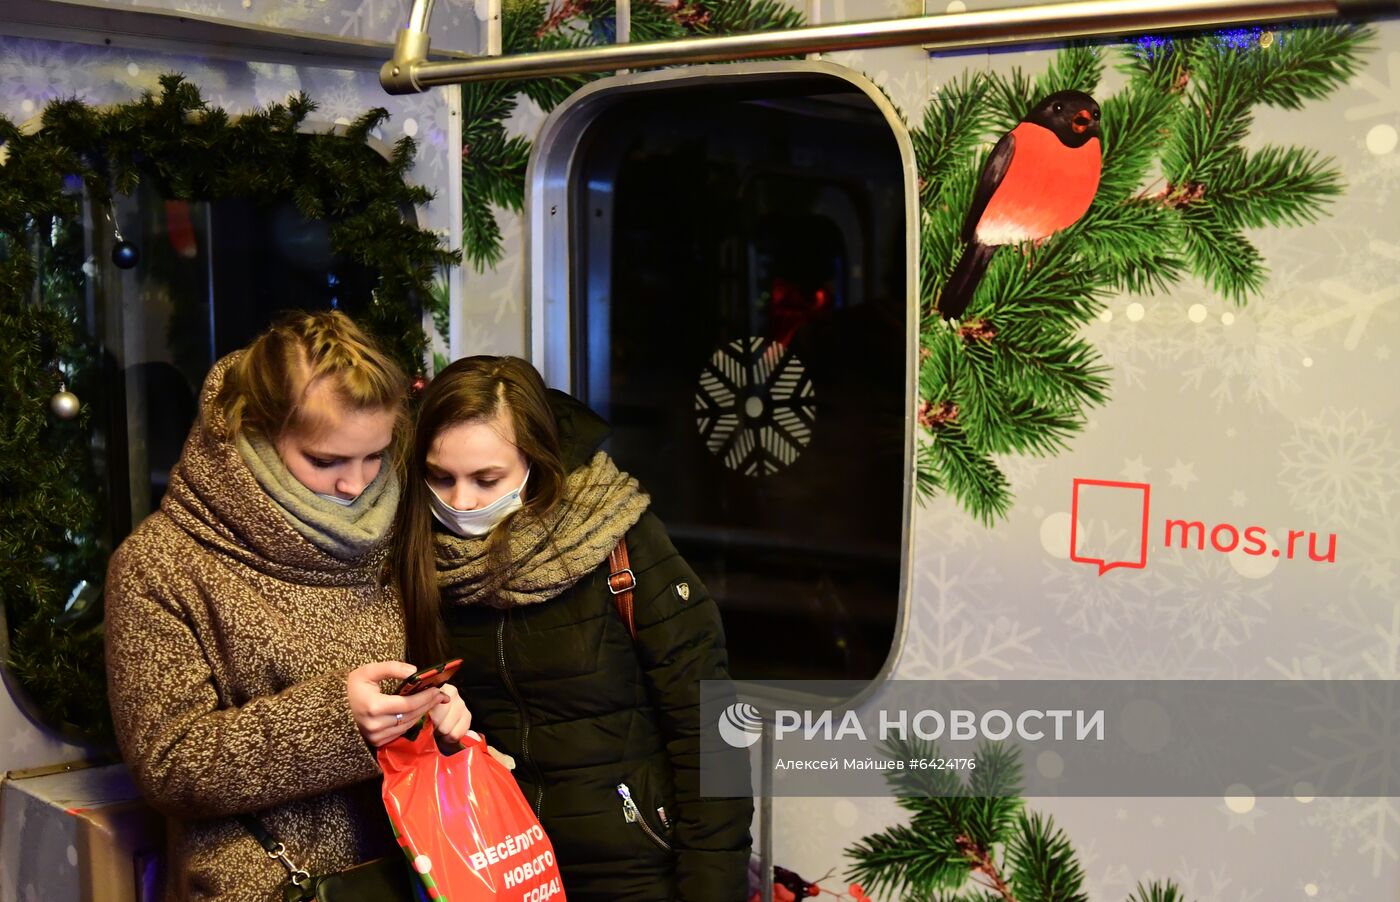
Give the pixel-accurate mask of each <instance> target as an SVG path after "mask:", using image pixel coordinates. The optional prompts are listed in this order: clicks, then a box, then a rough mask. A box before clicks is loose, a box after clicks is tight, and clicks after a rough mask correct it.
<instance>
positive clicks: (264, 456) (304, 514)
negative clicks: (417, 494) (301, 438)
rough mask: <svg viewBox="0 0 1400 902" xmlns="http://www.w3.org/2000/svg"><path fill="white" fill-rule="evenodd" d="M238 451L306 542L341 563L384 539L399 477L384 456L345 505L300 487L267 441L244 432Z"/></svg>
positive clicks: (396, 494) (397, 501)
mask: <svg viewBox="0 0 1400 902" xmlns="http://www.w3.org/2000/svg"><path fill="white" fill-rule="evenodd" d="M237 444H238V453H239V454H240V455H242V457H243V460H244V461H245V462H246V463H247V464H248V469H249V470H251V471H252V473H253V478H254V479H256V480H257V481H258V485H260V486H262V487H263V491H265V492H267V496H268V498H270V499H271V500H272V503H273V504H275V505H276V506H277V509H278V510H280V511H281V512H282V515H283V516H285V517H286V518H287V522H288V523H290V524H291V525H292V528H293V529H295V530H296V531H297V532H299V533H301V535H302V536H304V537H305V538H306V540H307V541H308V542H310V543H311V544H313V545H315V546H316V547H317V548H319V549H321V550H322V551H324V552H326V553H327V554H329V555H331V556H332V557H335V558H337V559H339V560H342V561H348V560H354V559H355V558H358V557H360V556H361V555H364V554H366V553H367V552H369V551H371V550H373V549H374V548H375V547H376V546H378V545H379V544H380V543H382V542H383V541H384V538H385V537H386V536H387V535H388V534H389V528H390V527H391V526H393V523H394V512H395V510H396V509H397V508H398V504H399V479H398V476H397V475H395V473H394V467H393V466H392V464H391V462H390V461H389V460H388V459H387V458H386V459H385V460H384V462H383V464H382V465H381V466H380V468H379V475H378V476H376V477H375V478H374V481H373V482H371V483H370V484H369V485H367V486H365V490H364V491H363V492H361V493H360V496H359V497H358V498H356V499H355V501H354V503H353V504H351V505H349V506H348V507H342V506H340V505H339V504H336V503H335V502H334V501H327V500H326V499H324V498H321V497H319V496H317V494H316V493H315V492H313V491H311V490H310V489H308V488H307V487H306V486H304V485H302V484H301V481H300V480H298V479H297V478H296V477H295V476H293V475H292V472H291V471H290V470H288V469H287V465H286V464H284V463H282V458H281V457H279V456H278V454H277V449H276V448H275V447H273V445H272V443H271V442H269V441H267V440H266V439H264V438H262V437H261V436H258V435H252V434H250V433H248V432H247V431H246V430H245V431H244V432H243V433H242V434H240V435H239V436H238V439H237Z"/></svg>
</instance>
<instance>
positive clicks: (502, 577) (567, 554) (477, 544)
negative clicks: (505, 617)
mask: <svg viewBox="0 0 1400 902" xmlns="http://www.w3.org/2000/svg"><path fill="white" fill-rule="evenodd" d="M650 503H651V499H650V498H648V497H647V496H646V494H644V493H643V492H642V490H641V487H640V486H639V485H638V484H637V480H636V479H634V478H632V477H631V476H628V475H627V474H626V473H623V472H622V471H621V470H619V469H618V468H617V465H616V464H614V463H613V461H612V458H610V457H608V455H607V454H606V453H604V452H602V451H599V452H598V453H597V454H595V455H594V456H593V459H592V460H591V461H590V462H589V463H588V464H587V465H585V466H582V467H579V468H578V469H576V470H574V471H573V472H572V473H570V474H569V476H568V478H567V480H566V481H565V484H564V500H563V501H561V502H560V503H559V505H558V506H557V507H556V508H555V509H554V511H553V512H551V513H550V514H549V516H548V517H547V518H546V519H545V520H543V521H542V520H540V519H538V518H535V517H531V516H530V515H529V514H528V513H527V512H525V511H521V512H520V513H518V514H516V515H515V516H513V517H512V518H511V519H509V520H507V521H506V522H505V523H503V524H502V525H501V526H500V527H497V528H498V529H509V530H510V539H509V546H508V549H507V561H508V563H507V565H506V566H504V567H499V568H496V567H493V566H492V565H491V562H490V561H489V560H488V558H489V557H490V555H489V554H488V553H487V542H488V541H489V540H490V538H491V536H490V535H486V536H480V537H475V538H462V537H461V536H457V535H454V534H452V533H448V532H437V533H434V544H435V546H436V552H437V554H436V557H437V577H438V585H439V586H440V587H441V589H442V596H443V599H444V600H446V601H447V602H448V603H449V604H458V605H468V604H485V605H489V606H491V607H496V608H509V607H515V606H517V605H524V604H534V603H537V602H541V601H548V600H550V599H551V598H556V597H558V596H559V595H560V594H561V593H563V592H564V591H565V590H566V589H569V588H570V587H571V586H573V585H574V584H575V583H577V582H578V581H579V580H581V579H583V578H584V577H585V576H587V575H588V574H589V573H592V572H593V570H594V569H595V568H597V566H598V565H599V564H601V563H602V562H603V561H605V560H607V559H608V554H609V552H611V551H612V550H613V548H614V547H615V546H616V545H617V543H618V540H620V539H621V538H622V537H623V536H625V535H626V534H627V530H629V529H631V528H632V527H633V526H635V525H636V523H637V521H638V520H640V519H641V518H642V514H643V513H645V512H646V509H647V506H648V505H649V504H650ZM424 516H427V514H426V512H425V513H424Z"/></svg>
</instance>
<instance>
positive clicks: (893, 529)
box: [567, 77, 913, 680]
mask: <svg viewBox="0 0 1400 902" xmlns="http://www.w3.org/2000/svg"><path fill="white" fill-rule="evenodd" d="M906 154H907V148H906V150H905V151H902V150H901V146H900V143H899V139H898V138H897V136H896V134H895V132H894V130H893V129H892V126H891V123H890V121H889V117H888V116H887V115H886V113H885V112H883V111H882V110H881V108H880V107H879V106H878V105H877V104H876V102H875V101H874V100H872V98H871V97H870V96H868V95H867V94H866V93H864V91H862V90H860V89H858V88H856V87H855V86H853V85H852V84H851V83H849V82H847V81H845V80H842V79H837V78H830V77H827V78H812V79H808V80H799V81H785V82H781V83H764V82H762V81H761V80H759V81H756V82H742V81H741V82H737V83H734V84H723V85H718V86H715V87H706V86H704V85H703V83H702V84H701V85H700V86H693V85H692V86H690V87H686V88H683V89H677V90H653V91H649V92H638V93H636V94H632V95H628V96H627V97H626V98H625V99H622V100H619V101H618V102H615V103H613V104H611V105H610V106H607V107H606V108H605V109H603V111H602V112H601V113H599V114H598V115H597V116H596V118H594V119H592V120H591V122H590V123H589V125H588V126H587V128H586V129H585V130H584V131H583V132H582V134H581V136H580V140H579V141H578V146H577V149H576V151H575V154H574V157H573V165H572V169H571V170H570V173H569V181H568V188H567V190H568V192H569V198H568V211H569V218H570V222H569V232H570V238H569V245H568V246H569V259H570V261H571V265H570V286H569V288H570V292H569V297H570V302H569V329H570V337H571V343H570V368H571V373H570V377H571V378H570V383H571V386H572V389H573V391H574V392H575V394H576V395H578V396H579V397H580V399H581V400H583V401H585V402H586V403H587V404H589V405H590V406H592V407H593V408H594V409H595V410H597V411H598V412H599V413H600V414H601V415H603V416H604V417H605V418H606V419H608V420H609V422H610V423H611V425H612V427H613V432H612V436H611V438H610V440H609V441H610V444H609V450H610V452H611V453H612V454H613V456H614V457H615V458H616V459H617V460H618V462H619V465H620V466H621V467H622V468H623V469H625V470H627V471H629V472H631V473H633V474H634V475H635V476H637V477H638V478H639V479H640V481H641V483H642V485H643V487H644V488H645V489H646V490H647V491H648V492H649V493H650V494H651V497H652V504H653V509H654V510H655V511H656V512H657V514H658V515H659V516H660V517H661V518H662V520H663V521H664V522H665V523H666V525H667V528H668V529H669V531H670V533H671V536H672V539H673V540H674V542H675V544H676V546H677V548H678V549H679V550H680V552H681V553H682V555H684V557H685V558H686V559H687V561H688V562H689V563H690V564H691V565H692V566H693V567H694V568H695V570H696V571H697V573H698V575H699V576H700V577H701V579H702V580H703V582H704V583H705V585H706V587H707V588H708V589H709V590H710V592H711V593H712V594H713V595H714V596H715V598H716V599H717V600H718V602H719V604H720V607H721V610H722V612H723V616H724V621H725V626H726V632H727V641H728V646H729V657H730V666H731V671H732V673H733V674H734V676H735V677H736V678H741V679H850V680H867V679H871V678H874V677H875V676H877V675H878V674H879V673H880V672H881V670H882V669H883V667H884V666H885V664H886V663H887V661H888V659H889V657H890V655H891V653H892V646H893V644H894V642H895V637H896V634H897V630H898V623H899V606H900V593H901V591H902V585H903V583H902V578H901V577H902V567H903V565H904V561H903V558H902V553H903V549H904V547H905V544H906V543H905V541H904V536H905V533H906V510H907V503H908V495H907V480H906V473H907V472H908V460H907V454H908V448H909V437H908V432H907V423H906V419H907V417H906V411H907V409H908V403H909V402H908V397H907V391H908V385H909V383H910V382H911V380H910V377H909V372H908V368H909V365H910V364H909V361H910V358H911V354H912V352H911V350H910V348H911V342H912V340H913V339H912V336H911V328H912V326H911V317H910V315H909V306H908V305H909V300H908V299H909V297H910V295H911V286H910V285H909V284H908V278H909V276H908V272H909V267H908V253H909V251H908V248H909V246H910V244H911V242H910V241H909V236H908V234H907V229H908V228H909V223H908V221H907V218H908V217H907V213H908V207H907V205H906V194H905V192H906V191H907V190H911V189H910V187H909V186H908V185H907V184H906V177H907V175H906V165H905V162H904V160H905V158H906Z"/></svg>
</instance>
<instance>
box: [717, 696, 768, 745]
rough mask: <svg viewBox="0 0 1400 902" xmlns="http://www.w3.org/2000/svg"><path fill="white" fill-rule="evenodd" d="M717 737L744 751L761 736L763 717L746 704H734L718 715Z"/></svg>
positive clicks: (755, 709)
mask: <svg viewBox="0 0 1400 902" xmlns="http://www.w3.org/2000/svg"><path fill="white" fill-rule="evenodd" d="M719 735H720V738H722V739H723V740H724V741H725V742H727V743H729V744H730V745H732V746H734V748H736V749H746V748H748V747H749V746H751V745H753V744H754V743H755V742H758V737H759V736H761V735H763V716H762V715H761V714H759V713H758V709H757V708H755V707H754V706H753V705H750V704H749V703H748V702H735V703H734V704H732V705H730V706H729V707H728V708H725V709H724V710H723V711H721V712H720V715H719Z"/></svg>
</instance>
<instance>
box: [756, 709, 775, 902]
mask: <svg viewBox="0 0 1400 902" xmlns="http://www.w3.org/2000/svg"><path fill="white" fill-rule="evenodd" d="M759 748H760V749H761V754H760V755H759V760H760V761H761V762H762V763H761V764H760V767H762V768H763V770H762V771H761V772H760V773H759V775H758V786H759V802H758V805H759V808H758V810H759V813H760V815H761V819H760V821H759V826H758V865H759V867H760V868H762V869H763V870H762V873H760V874H759V876H760V877H761V878H762V880H763V886H762V889H761V890H760V896H759V898H760V899H761V900H762V902H773V725H772V724H771V723H769V721H768V719H767V718H766V717H765V718H764V719H763V739H762V741H761V743H760V745H759Z"/></svg>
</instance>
